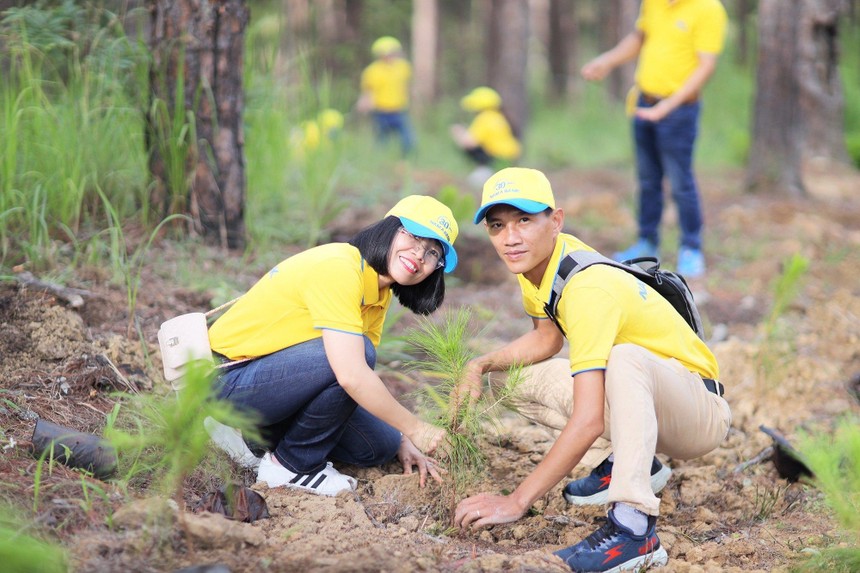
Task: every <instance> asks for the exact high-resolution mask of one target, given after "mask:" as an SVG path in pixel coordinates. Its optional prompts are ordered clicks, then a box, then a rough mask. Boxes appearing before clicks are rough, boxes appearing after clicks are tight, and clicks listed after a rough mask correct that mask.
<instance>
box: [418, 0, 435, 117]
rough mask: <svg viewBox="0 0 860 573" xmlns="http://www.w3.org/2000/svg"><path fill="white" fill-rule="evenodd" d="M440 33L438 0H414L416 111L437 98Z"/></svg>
mask: <svg viewBox="0 0 860 573" xmlns="http://www.w3.org/2000/svg"><path fill="white" fill-rule="evenodd" d="M438 37H439V7H438V3H437V0H414V2H413V8H412V65H413V69H414V74H415V75H414V78H415V79H414V82H413V84H412V85H413V89H414V91H415V93H414V96H415V97H414V100H413V101H414V107H415V110H416V112H417V113H419V114H420V113H421V110H422V108H424V107H425V106H426V105H427V104H430V103H433V102H434V101H435V100H436V53H437V50H438V43H437V40H438Z"/></svg>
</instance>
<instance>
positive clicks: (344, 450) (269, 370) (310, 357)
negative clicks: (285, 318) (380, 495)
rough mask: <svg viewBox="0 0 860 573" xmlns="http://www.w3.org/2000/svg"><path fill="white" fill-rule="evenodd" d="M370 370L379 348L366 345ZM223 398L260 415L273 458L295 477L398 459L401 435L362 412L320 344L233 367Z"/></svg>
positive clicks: (319, 341)
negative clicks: (337, 465)
mask: <svg viewBox="0 0 860 573" xmlns="http://www.w3.org/2000/svg"><path fill="white" fill-rule="evenodd" d="M364 356H365V360H366V361H367V364H368V366H370V367H371V368H373V367H374V365H375V364H376V349H375V348H374V346H373V344H372V343H371V342H370V340H369V339H368V338H367V337H365V338H364ZM217 384H219V385H220V388H219V394H218V397H219V398H221V399H224V400H229V401H230V402H232V403H233V404H234V405H235V406H236V407H238V408H239V409H241V410H243V411H248V412H251V413H253V414H256V415H257V416H259V421H258V423H259V425H260V426H261V433H262V434H263V436H264V437H270V438H271V442H270V443H271V444H273V445H274V444H276V445H274V450H273V451H272V454H273V455H274V456H275V458H277V460H278V461H279V462H280V463H281V465H283V466H284V467H285V468H287V469H288V470H290V471H292V472H295V473H300V474H311V473H315V472H317V471H320V470H321V469H323V468H324V467H325V464H326V461H327V460H329V459H334V460H338V461H341V462H344V463H348V464H353V465H357V466H376V465H380V464H384V463H386V462H388V461H390V460H391V459H393V458H394V456H395V455H396V454H397V450H398V448H399V447H400V432H399V431H397V430H396V429H394V428H393V427H392V426H390V425H388V424H386V423H385V422H383V421H382V420H380V419H379V418H377V417H375V416H373V415H372V414H370V413H369V412H368V411H367V410H365V409H364V408H362V407H360V406H358V404H356V403H355V401H354V400H353V399H352V398H350V396H349V395H348V394H347V393H346V391H344V389H343V388H342V387H341V386H340V384H338V383H337V380H336V379H335V376H334V372H333V371H332V369H331V366H330V365H329V362H328V359H327V358H326V354H325V348H323V341H322V339H321V338H317V339H314V340H309V341H307V342H303V343H301V344H296V345H294V346H291V347H289V348H285V349H283V350H279V351H278V352H274V353H272V354H269V355H267V356H263V357H261V358H257V359H255V360H251V361H250V362H246V363H243V364H241V365H238V366H234V367H232V368H230V369H229V370H228V371H227V372H225V373H224V374H222V375H221V377H220V379H219V381H218V382H217Z"/></svg>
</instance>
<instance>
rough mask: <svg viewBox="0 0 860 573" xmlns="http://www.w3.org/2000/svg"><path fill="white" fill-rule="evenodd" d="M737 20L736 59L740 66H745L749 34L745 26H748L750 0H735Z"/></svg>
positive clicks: (750, 10) (750, 9) (750, 8)
mask: <svg viewBox="0 0 860 573" xmlns="http://www.w3.org/2000/svg"><path fill="white" fill-rule="evenodd" d="M737 10H738V13H737V20H738V51H737V54H736V61H737V63H738V65H740V66H746V65H747V62H748V61H749V57H748V53H747V52H748V51H749V34H748V32H747V28H748V26H749V16H750V13H751V12H752V6H751V5H750V0H737Z"/></svg>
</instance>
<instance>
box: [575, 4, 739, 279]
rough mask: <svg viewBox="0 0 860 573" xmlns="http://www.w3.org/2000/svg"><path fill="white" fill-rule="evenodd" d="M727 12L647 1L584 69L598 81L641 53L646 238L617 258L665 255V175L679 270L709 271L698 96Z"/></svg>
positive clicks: (639, 118)
mask: <svg viewBox="0 0 860 573" xmlns="http://www.w3.org/2000/svg"><path fill="white" fill-rule="evenodd" d="M727 19H728V18H727V16H726V10H725V8H724V7H723V5H722V4H721V3H720V1H719V0H643V2H642V5H641V6H640V9H639V18H638V20H637V21H636V29H635V30H634V31H633V32H631V33H630V34H628V35H627V36H625V37H624V38H623V39H622V40H621V41H620V42H619V43H618V45H616V46H615V47H614V48H612V49H611V50H608V51H606V52H604V53H602V54H600V55H599V56H598V57H596V58H595V59H593V60H591V61H590V62H588V63H586V64H585V66H583V68H582V77H584V78H585V79H587V80H593V81H597V80H602V79H603V78H604V77H606V75H607V74H608V73H609V72H610V71H612V69H613V68H615V67H617V66H619V65H621V64H624V63H626V62H629V61H631V60H632V59H633V58H636V57H637V56H638V58H639V60H638V63H637V66H636V90H634V92H633V93H632V96H633V97H635V111H634V113H633V137H634V142H635V144H636V170H637V173H638V177H639V205H638V217H639V221H638V222H639V238H638V240H637V241H636V242H635V243H633V245H631V246H630V247H628V248H627V249H624V250H623V251H620V252H617V253H615V254H614V255H613V258H614V259H616V260H619V261H623V260H628V259H635V258H639V257H656V256H657V255H658V252H659V247H660V219H661V217H662V214H663V179H664V177H665V178H667V179H668V180H669V183H670V186H671V189H672V199H673V200H674V202H675V205H676V207H677V209H678V222H679V224H680V227H681V240H680V243H681V244H680V247H679V249H678V264H677V266H676V269H677V271H678V272H679V273H680V274H682V275H684V276H685V277H687V278H696V277H701V276H702V275H703V274H704V273H705V257H704V254H703V253H702V225H703V216H702V208H701V205H700V203H701V200H700V197H699V188H698V184H697V183H696V178H695V175H694V173H693V149H694V147H695V143H696V136H697V134H698V124H699V115H700V111H701V102H700V100H699V96H700V94H701V92H702V89H703V88H704V87H705V84H706V83H707V81H708V79H709V78H710V77H711V76H712V75H713V73H714V70H715V69H716V66H717V58H718V57H719V54H720V52H721V51H722V49H723V43H724V39H725V30H726V21H727Z"/></svg>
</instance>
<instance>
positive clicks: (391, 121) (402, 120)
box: [373, 111, 415, 156]
mask: <svg viewBox="0 0 860 573" xmlns="http://www.w3.org/2000/svg"><path fill="white" fill-rule="evenodd" d="M373 125H374V127H375V128H376V138H377V139H378V140H379V141H385V140H386V139H388V136H389V135H391V134H392V133H396V134H397V135H399V136H400V150H401V151H402V152H403V155H404V156H405V155H409V154H410V153H411V152H412V149H413V148H414V147H415V136H414V135H413V133H412V124H411V123H410V122H409V114H408V113H407V112H406V111H393V112H384V111H375V112H373Z"/></svg>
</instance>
